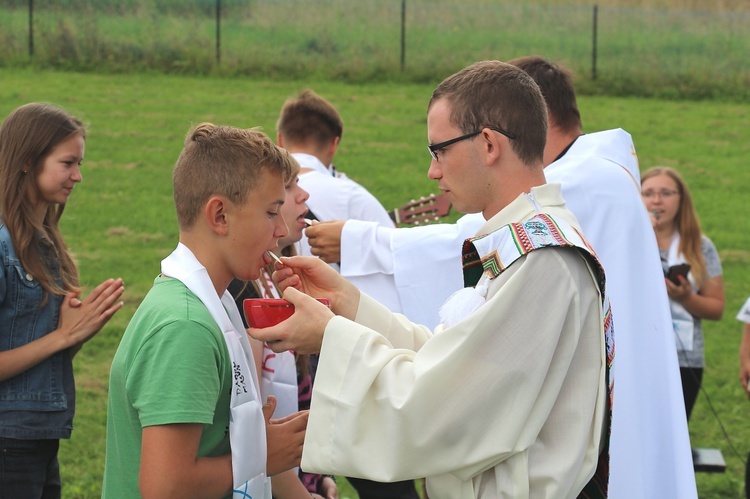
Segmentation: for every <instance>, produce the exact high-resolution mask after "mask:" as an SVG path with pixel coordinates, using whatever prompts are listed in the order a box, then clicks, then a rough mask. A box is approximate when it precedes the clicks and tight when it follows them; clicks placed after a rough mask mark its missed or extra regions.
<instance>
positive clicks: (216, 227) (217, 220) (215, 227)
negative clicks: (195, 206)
mask: <svg viewBox="0 0 750 499" xmlns="http://www.w3.org/2000/svg"><path fill="white" fill-rule="evenodd" d="M227 203H228V201H227V200H226V199H225V198H223V197H222V196H212V197H211V198H210V199H209V200H208V202H207V203H206V206H205V208H204V212H205V215H206V222H208V227H209V228H210V229H211V231H213V232H215V233H217V234H219V235H220V236H225V235H226V234H227V232H228V231H229V228H228V226H227V208H228V205H227Z"/></svg>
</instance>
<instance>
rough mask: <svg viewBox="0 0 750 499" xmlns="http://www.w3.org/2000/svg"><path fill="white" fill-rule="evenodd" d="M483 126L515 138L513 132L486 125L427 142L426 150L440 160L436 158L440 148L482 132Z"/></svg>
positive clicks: (433, 157)
mask: <svg viewBox="0 0 750 499" xmlns="http://www.w3.org/2000/svg"><path fill="white" fill-rule="evenodd" d="M485 128H489V129H490V130H493V131H495V132H497V133H499V134H502V135H505V136H506V137H508V138H509V139H515V138H516V137H515V136H514V135H513V134H511V133H509V132H506V131H505V130H501V129H500V128H496V127H492V126H486V127H483V128H482V129H481V130H477V131H476V132H470V133H467V134H464V135H461V136H460V137H456V138H455V139H450V140H446V141H443V142H438V143H437V144H428V145H427V150H428V151H429V152H430V156H432V159H434V160H435V161H440V160H439V159H438V156H437V151H439V150H441V149H445V148H446V147H448V146H449V145H451V144H455V143H456V142H461V141H462V140H466V139H470V138H472V137H474V136H476V135H479V134H480V133H482V131H483V130H484V129H485Z"/></svg>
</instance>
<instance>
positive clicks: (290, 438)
mask: <svg viewBox="0 0 750 499" xmlns="http://www.w3.org/2000/svg"><path fill="white" fill-rule="evenodd" d="M275 409H276V398H275V397H273V396H269V397H268V402H266V404H265V405H264V406H263V417H264V418H265V420H266V447H267V457H266V473H267V474H268V476H273V475H277V474H279V473H281V472H284V471H286V470H289V469H292V468H294V467H295V466H299V463H300V461H301V460H302V444H303V443H304V442H305V431H306V429H307V417H308V414H309V411H300V412H295V413H294V414H290V415H289V416H286V417H284V418H280V419H271V415H272V414H273V411H274V410H275Z"/></svg>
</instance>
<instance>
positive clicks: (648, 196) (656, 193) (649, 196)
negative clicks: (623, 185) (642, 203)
mask: <svg viewBox="0 0 750 499" xmlns="http://www.w3.org/2000/svg"><path fill="white" fill-rule="evenodd" d="M664 193H667V194H666V195H665V194H664ZM678 194H680V190H679V189H662V190H659V191H646V192H641V196H643V197H644V198H646V199H652V198H655V197H657V196H659V198H661V199H669V198H671V197H673V196H676V195H678Z"/></svg>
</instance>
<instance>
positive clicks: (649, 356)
mask: <svg viewBox="0 0 750 499" xmlns="http://www.w3.org/2000/svg"><path fill="white" fill-rule="evenodd" d="M544 171H545V176H546V177H547V180H548V181H549V182H560V183H561V185H562V192H563V197H564V198H565V200H566V203H567V206H568V208H569V209H570V210H571V211H572V212H573V213H574V214H575V215H576V217H577V218H578V220H579V221H580V223H581V227H583V231H584V234H585V235H586V237H587V238H588V239H589V242H590V243H591V245H592V246H593V247H594V249H595V250H596V252H597V255H598V256H599V258H600V260H601V262H602V264H603V266H604V268H605V271H606V274H607V289H608V292H609V295H610V298H611V303H612V311H613V315H614V318H615V324H616V326H615V343H616V347H615V348H616V352H617V355H616V361H615V365H614V373H615V374H614V377H615V403H614V407H613V421H612V437H611V442H610V445H611V447H610V455H611V463H610V465H611V468H610V487H609V496H610V497H611V498H615V499H631V498H634V497H637V498H639V499H640V498H654V499H661V498H664V497H670V498H672V497H679V498H681V499H682V498H693V497H697V490H696V486H695V474H694V471H693V463H692V454H691V450H690V439H689V434H688V429H687V421H686V418H685V408H684V402H683V399H682V384H681V381H680V378H679V368H678V364H677V355H676V352H675V348H674V339H673V333H672V324H671V318H670V314H669V301H668V297H667V293H666V288H665V286H664V283H663V273H662V270H661V263H660V260H659V252H658V246H657V244H656V238H655V236H654V231H653V228H652V227H651V223H650V222H649V219H648V214H647V213H646V210H645V208H644V206H643V202H642V200H641V197H640V192H639V189H640V188H639V179H640V176H639V174H638V160H637V156H636V155H635V148H634V146H633V142H632V138H631V136H630V134H628V133H627V132H625V131H624V130H622V129H615V130H607V131H603V132H598V133H592V134H587V135H583V136H581V137H579V138H578V140H576V142H575V143H574V144H573V146H572V147H571V148H570V149H569V150H568V151H567V153H566V154H565V155H564V156H563V157H562V158H561V159H560V160H558V161H556V162H554V163H552V164H550V165H549V166H547V168H545V170H544ZM482 222H483V221H482V217H481V216H480V215H465V216H464V217H462V218H461V219H460V220H459V221H458V223H457V224H452V225H447V224H443V225H430V226H424V227H418V228H409V229H395V230H390V231H388V232H389V236H390V237H387V239H388V240H389V243H390V244H389V245H388V246H383V245H377V244H376V243H377V242H378V241H379V240H381V239H382V237H379V236H376V235H373V232H383V229H382V228H380V229H378V228H377V227H374V226H372V225H366V224H352V223H347V224H346V225H345V226H344V231H343V233H342V243H341V251H342V257H341V260H342V261H341V272H342V275H344V276H346V275H347V274H348V273H350V272H353V273H357V274H359V275H362V276H364V275H367V274H376V273H378V272H382V275H389V276H391V278H392V279H393V280H394V283H395V285H396V289H397V290H398V293H399V300H400V304H401V310H402V312H403V313H404V314H405V315H406V316H407V317H409V318H410V319H411V320H414V321H422V322H423V323H425V324H435V323H437V321H438V314H437V312H438V310H439V308H440V306H441V305H442V304H443V303H444V302H445V300H446V298H447V297H448V296H450V295H451V294H452V293H453V292H454V291H456V290H457V289H460V288H461V286H462V285H463V281H462V274H461V268H460V263H459V262H458V259H459V258H460V251H461V243H462V241H463V240H464V239H466V238H467V237H471V236H472V235H473V232H474V231H476V230H477V229H478V228H479V227H480V225H481V224H482ZM350 246H351V247H354V248H357V249H358V250H359V251H360V252H359V254H358V255H354V254H352V253H351V252H350V251H349V249H350ZM365 247H366V248H365ZM375 253H377V254H378V258H377V259H373V258H368V256H369V255H372V254H375ZM386 255H390V257H391V259H390V261H389V260H388V258H387V257H386ZM382 262H386V263H389V264H390V265H383V266H382V267H381V268H378V266H379V265H380V264H381V263H382ZM360 281H361V282H365V281H366V279H364V278H363V277H361V278H360ZM360 289H362V290H363V291H364V292H367V287H366V285H362V284H360Z"/></svg>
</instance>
